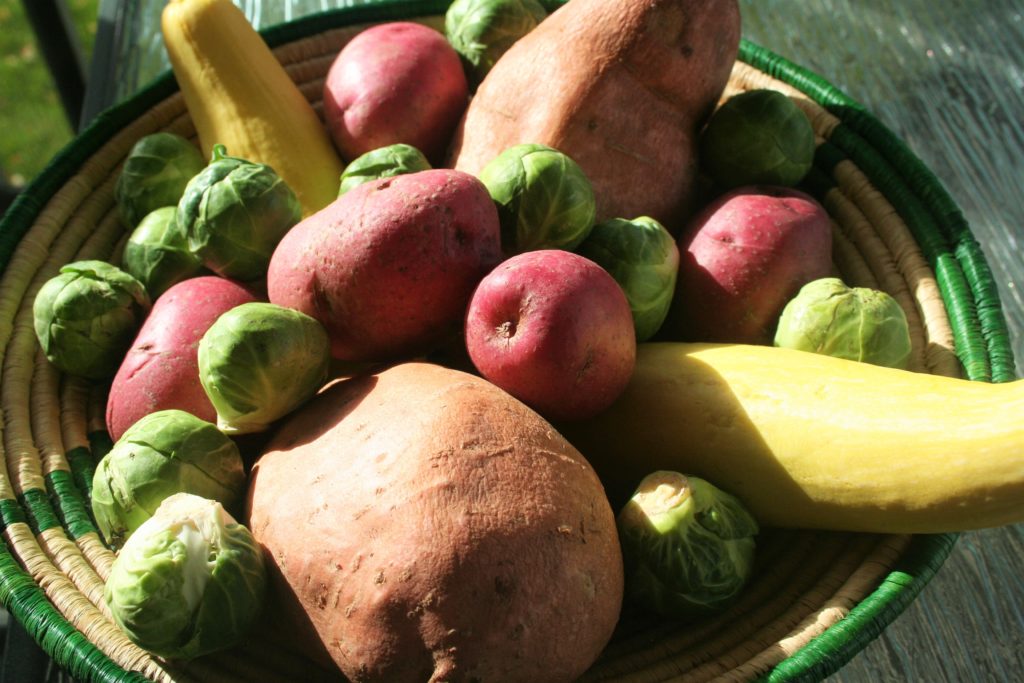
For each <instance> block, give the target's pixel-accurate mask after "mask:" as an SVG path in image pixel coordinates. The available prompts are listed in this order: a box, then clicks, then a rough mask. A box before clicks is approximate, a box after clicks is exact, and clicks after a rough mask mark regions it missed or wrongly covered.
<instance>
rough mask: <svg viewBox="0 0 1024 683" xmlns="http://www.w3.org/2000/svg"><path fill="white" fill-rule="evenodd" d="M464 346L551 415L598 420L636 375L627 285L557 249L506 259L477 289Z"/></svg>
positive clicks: (498, 380)
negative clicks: (599, 414)
mask: <svg viewBox="0 0 1024 683" xmlns="http://www.w3.org/2000/svg"><path fill="white" fill-rule="evenodd" d="M466 349H467V351H468V352H469V357H470V359H471V360H472V361H473V365H475V366H476V368H477V369H478V370H479V371H480V373H481V374H482V375H483V376H484V377H485V378H487V379H488V380H490V381H491V382H494V383H495V384H496V385H498V386H499V387H501V388H502V389H504V390H505V391H507V392H509V393H510V394H512V395H513V396H515V397H516V398H518V399H519V400H521V401H523V402H524V403H526V404H527V405H529V406H530V407H532V408H533V409H534V410H536V411H537V412H539V413H540V414H541V415H543V416H544V417H546V418H548V419H559V420H574V419H583V418H588V417H593V416H594V415H596V414H597V413H599V412H601V411H602V410H604V409H605V408H607V407H608V406H609V405H611V404H612V402H613V401H614V400H615V399H616V398H617V397H618V395H619V394H620V393H622V391H623V389H625V388H626V384H627V383H628V382H629V378H630V376H631V375H632V373H633V365H634V362H635V360H636V333H635V331H634V328H633V314H632V312H631V311H630V308H629V301H628V300H627V299H626V295H625V294H624V293H623V292H622V288H621V287H619V285H618V283H617V282H615V280H614V279H613V278H612V276H611V275H609V274H608V272H607V271H605V270H604V269H603V268H601V267H600V266H599V265H597V264H596V263H594V262H593V261H591V260H589V259H586V258H584V257H582V256H580V255H578V254H573V253H571V252H568V251H561V250H558V249H546V250H539V251H529V252H525V253H523V254H519V255H517V256H513V257H512V258H510V259H508V260H507V261H505V262H504V263H502V264H501V265H499V266H498V267H497V268H495V269H494V270H493V271H491V272H490V273H489V274H488V275H487V276H486V277H485V278H484V279H483V280H482V281H481V282H480V285H479V286H478V287H477V288H476V291H475V292H474V294H473V298H472V300H471V301H470V304H469V309H468V311H467V313H466Z"/></svg>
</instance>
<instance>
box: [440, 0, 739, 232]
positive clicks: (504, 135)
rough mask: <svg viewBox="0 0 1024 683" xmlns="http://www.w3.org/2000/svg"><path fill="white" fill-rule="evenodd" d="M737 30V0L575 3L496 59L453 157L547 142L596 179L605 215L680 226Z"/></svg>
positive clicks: (459, 160)
mask: <svg viewBox="0 0 1024 683" xmlns="http://www.w3.org/2000/svg"><path fill="white" fill-rule="evenodd" d="M739 38H740V15H739V9H738V7H737V3H736V0H588V1H587V2H570V3H568V4H566V5H565V6H563V7H562V8H560V9H558V10H557V11H555V12H554V13H552V14H551V15H550V16H549V17H548V18H546V19H545V20H544V21H543V22H541V24H540V25H538V26H537V28H535V29H534V30H533V31H531V32H530V33H528V34H527V35H526V36H524V37H523V38H521V39H520V40H519V41H518V42H517V43H515V44H514V45H513V46H512V47H511V48H510V49H509V50H508V52H506V53H505V54H504V55H503V56H502V57H501V58H500V59H499V60H498V61H497V63H495V65H494V68H493V69H492V70H491V72H490V73H489V74H488V75H487V77H486V78H485V79H484V81H483V82H482V83H481V84H480V88H479V89H478V91H477V93H476V95H475V96H474V97H473V99H472V101H471V102H470V105H469V108H468V109H467V110H466V115H465V117H464V119H463V121H462V123H461V125H460V128H459V129H458V130H457V131H456V136H455V140H454V142H453V152H452V155H451V161H450V165H453V166H454V167H455V168H457V169H459V170H463V171H467V172H469V173H473V174H477V173H479V172H480V170H481V169H482V168H483V167H484V166H485V165H486V164H487V163H488V162H489V161H491V159H493V158H494V157H496V156H497V155H498V154H499V153H500V152H501V151H503V150H505V149H506V148H508V147H511V146H513V145H516V144H520V143H526V142H534V143H540V144H545V145H549V146H551V147H554V148H555V149H558V150H560V151H562V152H565V153H566V154H568V155H569V156H570V157H572V159H573V160H575V161H576V162H577V163H578V164H579V165H580V166H581V167H582V168H583V171H584V172H585V173H586V174H587V177H589V178H590V181H591V182H592V183H593V185H594V190H595V194H596V195H597V201H598V206H597V214H598V215H597V219H598V220H604V219H607V218H616V217H632V216H644V215H646V216H653V217H654V218H656V219H658V220H659V221H660V222H661V223H662V224H663V225H665V226H666V227H667V228H668V229H669V231H670V232H672V233H673V234H677V233H678V228H679V221H680V220H681V219H682V218H683V217H685V216H686V215H687V214H688V212H689V210H690V208H691V194H692V192H693V186H694V181H695V178H696V170H697V155H696V144H697V136H698V131H699V130H700V128H701V126H702V125H703V123H704V122H705V120H706V119H707V117H708V116H709V115H710V113H711V111H712V110H713V108H714V106H715V105H716V103H717V101H718V99H719V97H720V96H721V93H722V91H723V89H724V88H725V85H726V83H727V81H728V78H729V74H730V71H731V69H732V66H733V64H734V62H735V60H736V55H737V51H738V47H739Z"/></svg>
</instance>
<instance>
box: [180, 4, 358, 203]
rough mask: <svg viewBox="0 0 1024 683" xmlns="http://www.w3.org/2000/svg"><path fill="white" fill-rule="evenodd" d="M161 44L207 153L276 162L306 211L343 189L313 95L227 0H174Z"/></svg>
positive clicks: (340, 166)
mask: <svg viewBox="0 0 1024 683" xmlns="http://www.w3.org/2000/svg"><path fill="white" fill-rule="evenodd" d="M161 27H162V29H163V35H164V44H165V45H166V46H167V53H168V55H169V56H170V60H171V66H172V67H173V69H174V75H175V77H176V78H177V81H178V85H179V87H180V88H181V92H182V95H183V96H184V98H185V104H186V106H187V107H188V112H189V114H190V115H191V117H192V120H193V122H194V123H195V126H196V132H197V133H198V134H199V143H200V146H201V147H202V150H203V153H204V154H205V155H206V156H207V158H209V156H210V154H211V151H212V149H213V145H214V144H223V145H224V146H225V147H227V151H228V154H229V155H231V156H236V157H241V158H243V159H248V160H250V161H256V162H260V163H264V164H267V165H269V166H270V167H271V168H273V169H274V170H275V171H276V172H277V174H278V175H279V176H281V178H283V179H284V181H285V182H286V183H287V184H288V186H289V187H291V188H292V190H294V191H295V194H296V195H297V196H298V198H299V202H300V203H301V204H302V213H303V216H308V215H309V214H311V213H314V212H316V211H319V210H320V209H322V208H323V207H325V206H327V205H328V204H330V203H331V202H332V201H334V199H336V198H337V196H338V185H339V177H340V176H341V172H342V170H343V168H344V164H343V163H342V161H341V158H340V157H339V156H338V153H337V152H336V151H335V149H334V146H333V144H332V142H331V139H330V136H329V135H328V133H327V129H326V128H325V127H324V126H323V124H322V122H321V121H320V118H319V117H318V116H317V114H316V112H315V111H314V110H313V107H312V106H311V105H310V104H309V101H308V100H307V99H306V98H305V97H304V96H303V95H302V93H301V92H300V91H299V89H298V87H297V86H296V85H295V83H294V82H293V81H292V80H291V78H289V77H288V73H287V72H286V71H285V70H284V68H283V67H282V66H281V64H280V62H278V61H277V59H275V58H274V55H273V53H272V52H271V51H270V48H269V47H267V44H266V43H265V42H264V41H263V38H261V37H260V35H259V34H258V33H257V32H256V31H255V29H253V27H252V25H251V24H250V23H249V21H248V19H246V18H245V15H244V14H243V13H242V11H241V10H240V9H238V8H237V7H235V6H234V5H233V4H231V2H230V0H170V2H168V4H167V6H166V7H165V8H164V11H163V15H162V17H161Z"/></svg>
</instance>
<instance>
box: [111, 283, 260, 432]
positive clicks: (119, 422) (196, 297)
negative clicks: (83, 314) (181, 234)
mask: <svg viewBox="0 0 1024 683" xmlns="http://www.w3.org/2000/svg"><path fill="white" fill-rule="evenodd" d="M260 298H261V297H260V296H259V294H258V293H257V292H255V291H254V290H253V289H252V288H250V287H247V286H245V285H241V284H239V283H237V282H234V281H232V280H227V279H225V278H222V277H217V276H212V275H211V276H202V277H195V278H191V279H188V280H185V281H183V282H179V283H178V284H176V285H174V286H173V287H171V288H170V289H168V290H167V291H166V292H164V293H163V294H162V295H160V297H159V298H158V299H157V300H156V302H155V303H154V304H153V308H152V310H151V311H150V313H149V315H148V316H147V317H146V320H145V322H143V324H142V327H141V328H139V333H138V335H136V337H135V341H134V342H132V346H131V348H130V349H129V350H128V353H127V354H126V355H125V358H124V361H122V363H121V366H120V368H118V371H117V374H116V375H115V376H114V380H113V382H112V383H111V386H110V393H109V396H108V398H107V414H106V422H107V431H108V433H109V434H110V437H111V438H112V439H114V440H115V441H116V440H117V439H119V438H121V435H122V434H124V432H125V430H127V429H128V428H129V427H130V426H132V425H133V424H134V423H135V422H136V421H137V420H139V419H140V418H142V417H144V416H146V415H148V414H150V413H152V412H155V411H157V410H168V409H171V408H177V409H179V410H184V411H186V412H189V413H192V414H193V415H195V416H196V417H198V418H200V419H203V420H206V421H208V422H216V421H217V411H216V410H214V408H213V405H212V404H211V403H210V399H209V398H207V396H206V392H205V391H204V390H203V386H202V384H200V382H199V340H200V339H202V337H203V334H205V333H206V330H208V329H209V328H210V326H211V325H212V324H213V323H214V321H216V320H217V318H218V317H220V315H221V314H222V313H224V312H225V311H228V310H230V309H232V308H234V307H235V306H239V305H241V304H244V303H248V302H250V301H259V300H260Z"/></svg>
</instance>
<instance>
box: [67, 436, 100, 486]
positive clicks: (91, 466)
mask: <svg viewBox="0 0 1024 683" xmlns="http://www.w3.org/2000/svg"><path fill="white" fill-rule="evenodd" d="M107 441H108V442H109V441H110V439H109V438H108V439H107ZM108 450H109V449H108ZM104 452H106V451H104ZM64 458H65V459H66V460H67V461H68V467H70V468H71V476H72V478H73V479H74V481H75V486H77V487H78V491H79V493H80V494H81V496H82V498H83V499H85V500H90V499H91V498H92V478H93V474H94V473H95V472H96V460H95V459H94V458H93V455H92V452H91V451H90V450H89V449H88V448H86V447H85V446H78V447H77V448H72V449H71V450H70V451H68V452H67V453H65V454H64Z"/></svg>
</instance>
